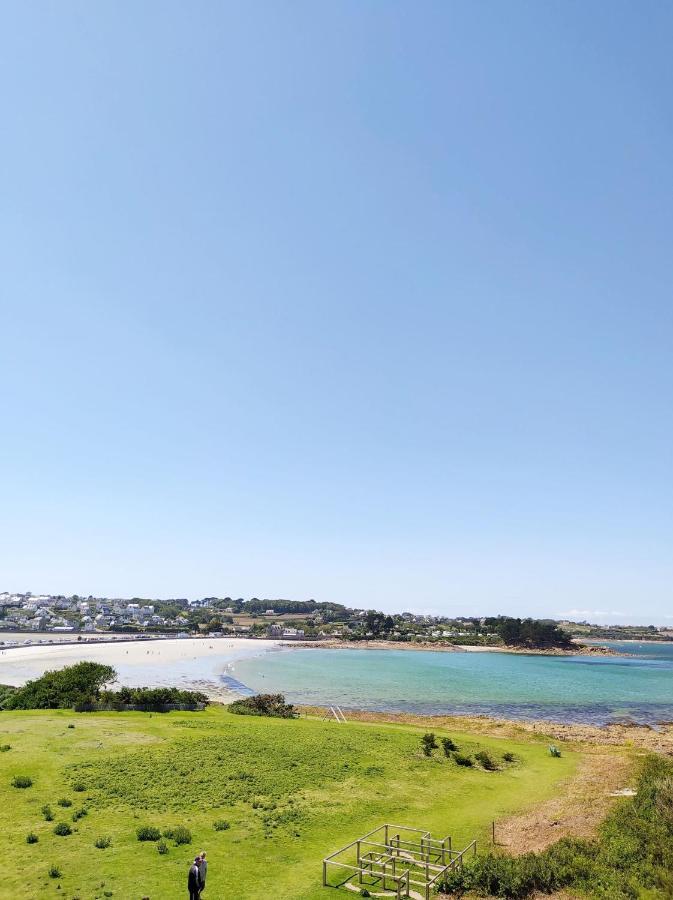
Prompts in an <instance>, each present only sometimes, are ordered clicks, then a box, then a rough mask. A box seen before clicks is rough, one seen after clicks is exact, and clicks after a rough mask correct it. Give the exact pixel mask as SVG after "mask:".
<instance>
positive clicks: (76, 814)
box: [72, 806, 89, 822]
mask: <svg viewBox="0 0 673 900" xmlns="http://www.w3.org/2000/svg"><path fill="white" fill-rule="evenodd" d="M88 815H89V811H88V810H87V809H85V808H84V807H83V806H82V807H80V809H76V810H75V812H74V813H73V814H72V820H73V822H78V821H79V820H80V819H83V818H84V816H88Z"/></svg>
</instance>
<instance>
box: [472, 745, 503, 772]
mask: <svg viewBox="0 0 673 900" xmlns="http://www.w3.org/2000/svg"><path fill="white" fill-rule="evenodd" d="M474 758H475V759H476V760H477V762H478V763H479V765H480V766H481V767H482V768H484V769H486V771H488V772H495V771H496V769H497V768H498V767H497V765H496V763H495V760H494V759H493V757H492V756H491V754H490V753H488V752H487V751H486V750H479V751H478V752H477V753H475V754H474Z"/></svg>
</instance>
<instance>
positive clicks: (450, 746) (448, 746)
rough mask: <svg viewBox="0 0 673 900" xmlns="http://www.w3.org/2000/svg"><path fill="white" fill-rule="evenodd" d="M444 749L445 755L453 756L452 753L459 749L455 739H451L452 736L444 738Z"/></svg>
mask: <svg viewBox="0 0 673 900" xmlns="http://www.w3.org/2000/svg"><path fill="white" fill-rule="evenodd" d="M442 749H443V750H444V754H445V756H451V753H452V752H453V751H455V750H457V749H458V746H457V744H456V743H455V741H453V740H451V738H450V737H443V738H442Z"/></svg>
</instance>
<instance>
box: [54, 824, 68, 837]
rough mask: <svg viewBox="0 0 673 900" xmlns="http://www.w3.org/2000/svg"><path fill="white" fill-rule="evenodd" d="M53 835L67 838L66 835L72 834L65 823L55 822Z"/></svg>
mask: <svg viewBox="0 0 673 900" xmlns="http://www.w3.org/2000/svg"><path fill="white" fill-rule="evenodd" d="M54 834H58V835H59V836H60V837H67V835H69V834H72V828H71V827H70V825H68V823H67V822H57V823H56V825H54Z"/></svg>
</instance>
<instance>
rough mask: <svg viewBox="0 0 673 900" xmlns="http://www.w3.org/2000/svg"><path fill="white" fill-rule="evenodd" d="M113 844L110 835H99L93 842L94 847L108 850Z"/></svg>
mask: <svg viewBox="0 0 673 900" xmlns="http://www.w3.org/2000/svg"><path fill="white" fill-rule="evenodd" d="M111 844H112V841H111V839H110V838H109V837H97V838H96V840H95V841H94V843H93V845H94V847H96V848H97V849H98V850H107V848H108V847H109V846H110V845H111Z"/></svg>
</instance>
